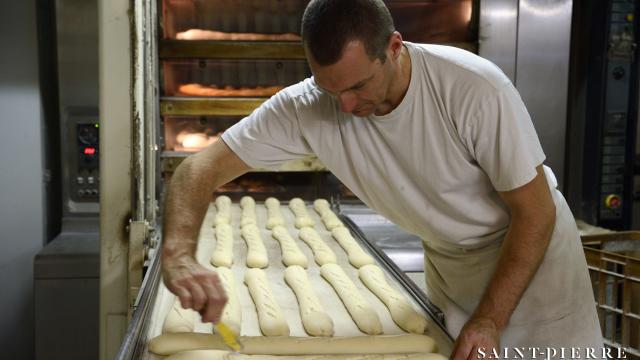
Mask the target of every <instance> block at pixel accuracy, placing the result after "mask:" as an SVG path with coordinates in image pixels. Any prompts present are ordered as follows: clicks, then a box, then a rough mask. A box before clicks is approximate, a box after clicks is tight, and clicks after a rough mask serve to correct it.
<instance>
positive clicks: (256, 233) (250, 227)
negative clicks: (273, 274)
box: [240, 224, 269, 268]
mask: <svg viewBox="0 0 640 360" xmlns="http://www.w3.org/2000/svg"><path fill="white" fill-rule="evenodd" d="M240 232H241V233H242V237H243V238H244V240H245V242H246V243H247V266H248V267H252V268H264V267H267V266H268V265H269V258H268V257H267V249H266V248H265V247H264V242H263V241H262V236H261V235H260V229H258V227H257V226H256V224H247V225H246V226H244V227H243V228H242V229H241V230H240Z"/></svg>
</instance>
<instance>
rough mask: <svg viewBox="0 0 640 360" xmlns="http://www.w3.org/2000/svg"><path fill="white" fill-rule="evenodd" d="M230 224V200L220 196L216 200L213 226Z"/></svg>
mask: <svg viewBox="0 0 640 360" xmlns="http://www.w3.org/2000/svg"><path fill="white" fill-rule="evenodd" d="M220 224H231V199H230V198H229V197H228V196H225V195H221V196H218V197H217V198H216V217H215V219H214V220H213V225H214V226H218V225H220Z"/></svg>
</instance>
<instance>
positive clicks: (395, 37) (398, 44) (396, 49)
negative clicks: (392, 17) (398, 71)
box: [388, 31, 402, 59]
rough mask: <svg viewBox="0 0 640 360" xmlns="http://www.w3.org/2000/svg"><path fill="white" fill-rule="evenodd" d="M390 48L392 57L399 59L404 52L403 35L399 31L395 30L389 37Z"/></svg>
mask: <svg viewBox="0 0 640 360" xmlns="http://www.w3.org/2000/svg"><path fill="white" fill-rule="evenodd" d="M388 49H389V51H390V54H389V55H390V58H392V59H397V58H399V57H400V54H401V53H402V35H400V33H399V32H397V31H394V32H393V33H392V34H391V36H390V37H389V46H388Z"/></svg>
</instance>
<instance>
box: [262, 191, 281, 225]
mask: <svg viewBox="0 0 640 360" xmlns="http://www.w3.org/2000/svg"><path fill="white" fill-rule="evenodd" d="M264 206H265V207H266V208H267V223H266V227H267V229H269V230H272V229H273V228H274V227H276V226H278V225H284V224H285V221H284V218H283V217H282V212H280V201H279V200H278V199H276V198H272V197H270V198H267V200H265V202H264Z"/></svg>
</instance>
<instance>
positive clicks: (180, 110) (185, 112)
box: [160, 97, 268, 116]
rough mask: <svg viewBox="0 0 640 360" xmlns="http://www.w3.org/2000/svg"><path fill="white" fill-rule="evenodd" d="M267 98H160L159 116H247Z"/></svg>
mask: <svg viewBox="0 0 640 360" xmlns="http://www.w3.org/2000/svg"><path fill="white" fill-rule="evenodd" d="M267 99H268V98H231V97H230V98H223V97H211V98H207V97H162V98H160V114H161V115H174V116H179V115H182V116H206V115H217V116H247V115H249V114H251V112H253V110H254V109H255V108H257V107H258V106H260V104H262V103H263V102H265V101H266V100H267Z"/></svg>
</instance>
